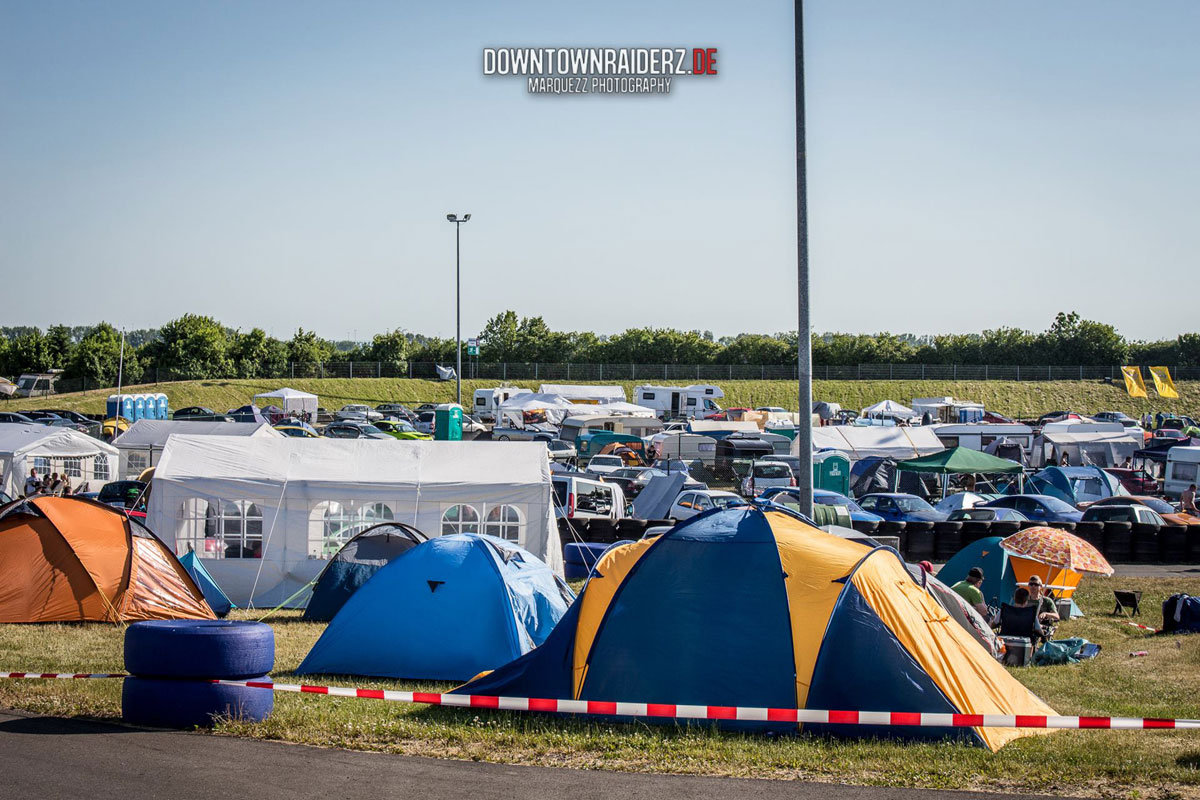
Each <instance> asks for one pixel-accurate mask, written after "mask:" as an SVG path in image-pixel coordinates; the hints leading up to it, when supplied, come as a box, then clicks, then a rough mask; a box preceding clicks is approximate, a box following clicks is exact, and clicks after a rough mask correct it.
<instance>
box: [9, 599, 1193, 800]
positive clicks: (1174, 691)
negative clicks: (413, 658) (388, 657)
mask: <svg viewBox="0 0 1200 800" xmlns="http://www.w3.org/2000/svg"><path fill="white" fill-rule="evenodd" d="M1113 588H1138V589H1141V590H1142V591H1143V592H1144V595H1143V609H1144V611H1143V615H1144V616H1143V617H1142V621H1143V622H1145V623H1147V624H1151V625H1155V626H1158V625H1159V624H1160V619H1159V617H1160V612H1159V609H1160V607H1161V603H1162V600H1163V599H1164V598H1165V597H1166V596H1168V595H1169V594H1171V593H1173V592H1176V591H1184V592H1189V593H1191V594H1200V578H1186V579H1161V578H1158V579H1155V578H1142V579H1126V578H1110V579H1099V578H1088V579H1085V581H1084V583H1083V585H1082V586H1081V589H1080V592H1079V594H1078V595H1077V599H1078V600H1079V602H1080V605H1081V606H1082V608H1083V610H1084V611H1085V613H1086V614H1087V616H1086V617H1085V618H1083V619H1079V620H1074V621H1071V622H1069V623H1064V624H1063V625H1061V626H1060V628H1059V635H1060V636H1075V635H1078V636H1084V637H1086V638H1087V639H1089V640H1091V641H1094V642H1097V643H1099V644H1101V645H1102V646H1103V648H1104V649H1103V651H1102V653H1101V654H1100V656H1099V657H1097V658H1096V659H1095V660H1094V661H1090V662H1085V663H1081V664H1075V665H1070V666H1058V667H1031V668H1024V669H1014V670H1012V674H1013V675H1015V676H1016V677H1017V679H1018V680H1020V681H1022V682H1023V683H1025V684H1026V685H1027V686H1029V687H1030V689H1032V690H1033V691H1034V692H1036V693H1037V694H1039V695H1040V696H1041V697H1043V698H1044V699H1045V700H1046V701H1047V702H1049V703H1050V705H1051V706H1053V707H1054V708H1055V709H1056V710H1057V711H1058V712H1059V713H1063V714H1099V715H1122V716H1155V717H1186V718H1197V717H1200V636H1152V635H1148V634H1147V633H1146V632H1144V631H1141V630H1139V629H1137V628H1134V627H1132V626H1129V625H1126V624H1124V622H1123V621H1122V620H1121V619H1119V618H1116V617H1112V616H1110V615H1109V612H1110V611H1111V610H1112V606H1113V601H1112V589H1113ZM260 615H261V614H260V612H237V616H238V617H239V618H241V619H254V618H257V617H258V616H260ZM268 622H270V624H271V625H272V626H273V627H274V629H275V633H276V641H277V657H276V670H275V672H274V675H275V677H276V679H278V680H281V681H291V680H292V679H293V677H294V676H293V675H292V674H291V672H290V671H291V670H293V669H295V668H296V667H297V665H298V664H299V662H300V661H301V659H302V658H303V657H304V655H305V654H306V653H307V651H308V649H309V648H310V647H311V646H312V644H313V643H314V642H315V641H316V639H317V638H318V637H319V636H320V633H321V631H322V629H323V627H324V626H323V625H321V624H310V623H305V622H301V621H299V618H298V614H297V613H296V612H284V613H281V614H279V615H277V616H275V617H272V618H271V619H269V620H268ZM121 642H122V629H121V628H120V627H118V626H111V625H94V624H87V625H38V626H33V625H2V626H0V670H9V671H22V670H31V671H32V670H36V671H50V672H59V671H62V672H75V671H84V672H108V671H120V670H121V669H122V666H123V665H122V657H121ZM698 646H701V647H703V644H698ZM1139 651H1145V652H1146V653H1147V655H1145V656H1139V657H1132V656H1131V655H1130V654H1131V653H1134V652H1139ZM681 657H691V656H689V655H687V654H681ZM865 657H867V658H869V655H868V656H865ZM754 668H755V666H754V661H753V658H752V657H750V656H748V658H747V662H746V669H747V670H753V669H754ZM866 668H867V669H869V668H870V665H869V663H868V664H867V665H866ZM304 680H305V682H309V683H322V682H326V683H330V684H335V685H343V686H349V685H357V686H369V687H375V688H395V689H413V688H429V689H433V690H443V689H447V688H449V685H438V684H413V683H408V682H402V681H388V680H372V679H364V678H346V677H342V678H336V677H326V678H323V677H319V676H307V677H305V678H304ZM120 691H121V689H120V682H119V681H116V680H95V681H67V680H60V681H33V680H4V679H0V707H7V708H18V709H24V710H28V711H33V712H39V713H45V714H53V715H59V716H76V715H81V716H88V717H100V718H108V719H114V718H117V717H119V715H120ZM614 699H620V698H614ZM216 733H217V734H220V735H232V736H244V737H252V738H258V739H274V740H282V741H287V742H295V743H303V744H311V745H317V746H323V747H341V748H349V749H360V750H374V751H385V752H393V753H404V754H408V755H420V756H430V757H439V758H456V759H474V760H482V761H492V762H503V763H513V764H539V765H549V766H564V767H577V768H583V769H612V770H626V771H639V772H665V773H687V774H703V775H727V776H741V777H752V778H773V779H803V780H816V781H830V782H833V781H836V782H847V783H857V784H872V785H887V786H913V787H927V788H947V789H976V790H990V791H1000V790H1004V791H1014V792H1022V791H1024V792H1039V793H1049V794H1059V795H1072V796H1089V797H1104V798H1115V797H1128V798H1167V797H1200V732H1196V731H1105V730H1091V731H1059V732H1056V733H1052V734H1049V735H1045V736H1033V737H1028V738H1025V739H1021V740H1018V741H1016V742H1013V743H1012V744H1010V745H1008V746H1007V747H1005V748H1003V749H1002V750H1001V751H1000V752H998V753H990V752H987V751H986V750H983V749H981V748H975V747H968V746H965V745H956V744H904V743H901V742H895V741H886V740H834V739H825V738H818V737H814V736H808V735H804V734H800V735H796V736H777V737H768V736H762V735H753V734H738V733H727V732H722V731H719V730H716V729H715V728H711V727H706V726H704V725H695V726H690V727H687V726H675V725H647V724H642V723H618V722H607V721H603V720H587V719H575V718H570V717H563V716H552V715H530V714H519V713H512V712H489V711H485V710H480V709H453V708H437V707H429V706H421V705H401V704H393V703H385V702H382V701H377V700H358V699H349V698H331V697H325V696H313V695H294V694H279V695H277V697H276V706H275V713H274V715H273V716H272V717H271V718H270V719H268V720H267V721H265V722H263V723H258V724H246V723H239V722H233V721H226V722H223V723H221V724H219V725H218V726H217V728H216Z"/></svg>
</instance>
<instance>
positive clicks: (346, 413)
mask: <svg viewBox="0 0 1200 800" xmlns="http://www.w3.org/2000/svg"><path fill="white" fill-rule="evenodd" d="M334 418H335V419H361V420H366V421H367V422H374V421H375V420H377V419H383V414H380V413H379V412H378V411H376V410H374V409H373V408H371V407H370V406H366V405H363V404H361V403H350V404H348V405H344V406H342V407H341V408H339V409H338V411H337V413H336V414H334Z"/></svg>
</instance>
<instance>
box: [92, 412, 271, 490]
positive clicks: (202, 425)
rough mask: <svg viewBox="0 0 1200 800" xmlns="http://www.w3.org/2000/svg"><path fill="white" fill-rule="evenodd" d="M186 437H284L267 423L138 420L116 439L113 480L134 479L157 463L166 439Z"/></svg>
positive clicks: (114, 443) (114, 442) (165, 444)
mask: <svg viewBox="0 0 1200 800" xmlns="http://www.w3.org/2000/svg"><path fill="white" fill-rule="evenodd" d="M177 434H183V435H186V436H269V437H271V438H273V439H282V438H283V434H282V433H280V432H279V431H277V430H275V429H274V428H272V427H271V426H270V425H268V424H267V423H265V422H205V421H201V420H190V419H189V420H184V419H139V420H138V421H137V422H135V423H133V424H132V425H131V426H129V430H127V431H125V432H124V433H122V434H121V435H120V436H118V437H117V438H116V439H113V442H112V443H113V446H114V447H116V448H117V451H118V452H119V453H120V456H121V461H120V466H119V467H118V469H117V477H116V478H114V480H133V479H134V478H136V477H137V476H138V475H141V474H142V472H144V471H145V470H146V469H147V468H149V467H153V466H155V465H157V464H158V460H159V458H160V457H161V456H162V452H163V450H164V449H165V448H166V446H167V439H168V437H170V436H172V435H177Z"/></svg>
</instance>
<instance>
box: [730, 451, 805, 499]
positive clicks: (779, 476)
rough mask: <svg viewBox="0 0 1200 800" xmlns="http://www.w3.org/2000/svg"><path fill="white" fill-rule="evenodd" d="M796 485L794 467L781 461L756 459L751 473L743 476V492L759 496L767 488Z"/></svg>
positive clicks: (748, 495) (783, 487)
mask: <svg viewBox="0 0 1200 800" xmlns="http://www.w3.org/2000/svg"><path fill="white" fill-rule="evenodd" d="M795 485H796V476H795V475H793V474H792V468H791V467H790V466H788V465H787V464H785V463H782V462H779V461H766V460H763V461H755V462H754V465H753V466H751V467H750V474H748V475H747V476H746V477H744V478H742V494H744V495H745V496H746V497H758V496H759V495H760V494H762V493H763V491H764V490H766V489H775V488H782V489H786V488H788V487H790V486H795Z"/></svg>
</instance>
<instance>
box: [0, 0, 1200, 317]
mask: <svg viewBox="0 0 1200 800" xmlns="http://www.w3.org/2000/svg"><path fill="white" fill-rule="evenodd" d="M805 9H806V10H805V28H806V31H805V33H806V36H805V38H806V72H807V82H806V83H807V92H808V103H807V112H808V164H809V185H808V192H809V212H810V218H809V231H810V242H811V271H812V287H811V293H812V294H811V297H812V309H813V311H812V319H813V326H814V328H815V329H816V330H817V331H847V332H876V331H882V330H890V331H892V332H912V333H917V334H927V333H940V332H972V331H979V330H982V329H985V328H994V327H1000V326H1014V327H1021V328H1027V329H1031V330H1043V329H1045V328H1047V327H1048V326H1049V324H1050V322H1051V321H1052V319H1053V317H1054V314H1055V313H1056V312H1058V311H1065V310H1077V311H1079V312H1080V313H1081V314H1082V315H1083V316H1085V317H1088V318H1093V319H1100V320H1103V321H1106V322H1111V323H1113V324H1114V325H1116V326H1117V328H1118V329H1119V330H1120V331H1121V332H1122V333H1123V334H1125V335H1126V336H1128V337H1130V338H1135V339H1156V338H1166V337H1174V336H1175V335H1176V334H1178V333H1180V332H1183V331H1188V330H1194V329H1195V328H1196V325H1195V319H1196V315H1195V312H1194V311H1192V310H1189V309H1188V305H1189V302H1188V301H1187V300H1186V297H1187V292H1188V291H1190V292H1191V296H1192V298H1193V299H1192V301H1191V303H1190V304H1191V306H1192V307H1193V308H1194V297H1195V291H1196V289H1195V287H1196V285H1197V280H1196V275H1197V270H1196V260H1197V253H1200V224H1197V222H1196V221H1197V219H1200V213H1198V212H1200V200H1198V193H1197V188H1196V187H1197V186H1200V150H1198V149H1197V146H1196V145H1197V136H1196V132H1197V131H1200V51H1197V49H1196V46H1195V42H1196V41H1198V40H1200V3H1196V2H1195V0H1147V2H1140V3H1129V2H1127V0H1056V2H1053V3H1047V2H1045V0H1005V2H1003V3H997V2H978V1H976V0H906V1H905V2H901V1H900V0H808V2H807V3H806V4H805ZM793 39H794V37H793V27H792V4H791V3H786V2H778V0H762V1H761V2H757V3H754V4H735V3H728V2H719V1H717V0H686V1H684V0H679V1H678V2H626V1H625V0H610V1H609V2H606V3H589V4H563V3H555V2H532V1H526V2H509V3H502V4H501V3H483V2H458V3H453V4H445V3H410V2H399V0H393V1H392V2H366V1H365V0H345V1H339V2H334V0H323V1H322V2H314V1H313V0H236V2H235V1H234V0H207V1H206V2H199V0H197V1H196V2H171V3H163V2H161V1H160V0H112V2H106V3H96V2H90V1H87V0H81V1H75V2H69V1H66V0H38V2H32V0H0V276H2V280H0V319H3V324H5V325H40V326H42V327H45V326H47V325H50V324H54V323H59V322H62V323H66V324H88V323H93V322H97V321H100V320H101V319H104V320H108V321H110V322H112V323H114V324H116V325H118V326H120V327H126V328H142V327H156V326H158V325H160V324H162V323H163V322H165V321H167V320H169V319H172V318H174V317H177V316H179V315H181V314H184V313H200V314H208V315H211V316H214V317H216V318H217V319H219V320H221V321H222V322H224V323H225V324H227V325H230V326H232V327H236V328H241V329H244V330H245V329H249V328H251V327H255V326H257V327H262V328H263V329H265V330H267V331H268V332H269V333H272V334H274V335H276V336H280V337H282V338H286V337H289V336H290V335H291V333H292V332H293V331H294V330H295V329H296V328H297V327H304V328H306V329H309V330H316V331H317V332H318V333H320V334H321V335H323V336H326V337H328V338H332V339H343V338H353V339H360V340H361V339H367V338H369V337H370V335H372V334H373V333H376V332H380V331H384V330H391V329H395V328H403V329H405V330H408V331H413V332H420V333H425V334H431V335H441V336H453V335H454V329H455V328H454V324H455V318H454V255H455V251H454V246H455V243H454V226H453V225H451V224H449V223H448V222H447V221H446V219H445V216H446V214H447V213H448V212H456V213H459V214H462V213H470V214H471V215H472V218H471V221H470V222H468V223H467V224H466V225H464V226H463V228H462V281H463V292H462V314H463V323H462V324H463V335H464V336H470V335H473V334H474V333H476V332H478V330H479V329H481V328H482V326H483V324H484V322H485V321H486V320H487V319H488V318H489V317H490V316H492V315H493V314H495V313H497V312H499V311H502V310H504V309H512V310H514V311H516V312H517V313H518V314H521V315H528V316H533V315H540V316H542V317H544V318H545V320H546V322H547V323H548V324H549V325H550V326H551V327H552V328H555V329H558V330H594V331H597V332H600V333H612V332H617V331H620V330H624V329H625V328H629V327H641V326H653V327H674V328H680V329H686V330H711V331H713V332H714V333H716V334H717V335H718V336H720V335H726V334H736V333H739V332H743V331H748V332H763V333H770V332H775V331H784V330H794V329H795V327H796V321H795V320H796V303H797V301H796V277H795V274H796V223H795V220H796V211H795V208H796V184H795V117H794V61H793V58H794V41H793ZM519 46H546V47H550V46H616V47H638V46H678V47H688V48H692V47H715V48H717V50H718V57H717V58H718V64H717V66H718V75H717V76H716V77H715V78H709V77H706V78H698V77H692V78H677V79H676V81H675V84H674V85H673V87H672V91H671V93H670V94H669V95H665V96H583V97H579V96H575V97H548V96H536V95H530V94H528V93H527V92H526V87H525V84H524V82H523V80H522V79H519V78H512V77H496V76H485V75H483V74H482V73H483V70H482V51H483V49H484V48H486V47H519ZM1187 286H1190V287H1192V288H1191V289H1190V290H1187V289H1186V287H1187ZM1181 289H1182V290H1183V292H1182V295H1183V296H1182V297H1180V298H1179V300H1180V301H1179V302H1176V301H1167V300H1164V299H1162V298H1163V297H1164V295H1163V294H1162V293H1166V296H1168V297H1174V296H1176V295H1175V293H1176V292H1179V291H1180V290H1181Z"/></svg>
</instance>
